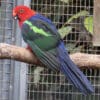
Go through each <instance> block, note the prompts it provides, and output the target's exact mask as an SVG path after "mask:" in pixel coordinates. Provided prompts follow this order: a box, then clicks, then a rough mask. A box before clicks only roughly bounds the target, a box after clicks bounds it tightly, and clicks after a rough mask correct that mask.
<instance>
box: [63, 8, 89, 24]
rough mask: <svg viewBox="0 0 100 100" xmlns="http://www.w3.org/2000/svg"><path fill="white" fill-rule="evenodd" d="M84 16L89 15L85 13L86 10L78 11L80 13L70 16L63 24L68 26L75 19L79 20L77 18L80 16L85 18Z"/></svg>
mask: <svg viewBox="0 0 100 100" xmlns="http://www.w3.org/2000/svg"><path fill="white" fill-rule="evenodd" d="M86 15H89V12H88V11H86V10H83V11H80V12H78V13H77V14H74V15H73V16H71V17H70V18H69V19H68V21H67V22H66V23H65V24H69V23H71V22H72V21H73V20H74V19H77V18H79V17H81V16H86Z"/></svg>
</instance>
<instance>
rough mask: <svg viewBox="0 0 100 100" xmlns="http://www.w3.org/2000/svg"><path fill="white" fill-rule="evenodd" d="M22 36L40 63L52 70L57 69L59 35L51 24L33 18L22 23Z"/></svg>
mask: <svg viewBox="0 0 100 100" xmlns="http://www.w3.org/2000/svg"><path fill="white" fill-rule="evenodd" d="M54 27H55V26H54ZM22 36H23V39H24V40H25V41H26V43H28V45H29V46H30V47H31V49H32V50H33V52H34V53H35V54H36V55H37V57H38V58H39V59H40V61H41V62H42V63H44V64H45V65H46V66H48V67H50V68H51V69H53V70H58V69H59V68H58V67H59V61H58V59H57V52H56V47H57V45H58V44H59V41H60V35H59V34H58V32H57V30H56V28H55V30H54V28H53V26H51V24H49V23H48V22H46V21H44V20H42V19H40V18H35V19H34V18H33V19H30V20H27V21H25V22H24V24H23V26H22Z"/></svg>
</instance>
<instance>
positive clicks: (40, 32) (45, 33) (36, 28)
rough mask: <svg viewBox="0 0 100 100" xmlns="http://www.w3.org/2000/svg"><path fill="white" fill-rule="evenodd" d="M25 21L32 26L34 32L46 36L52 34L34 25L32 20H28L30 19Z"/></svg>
mask: <svg viewBox="0 0 100 100" xmlns="http://www.w3.org/2000/svg"><path fill="white" fill-rule="evenodd" d="M24 23H26V24H28V25H29V26H30V28H31V29H32V30H33V31H34V32H36V33H39V34H41V35H44V36H51V34H49V33H47V32H45V31H44V30H43V29H40V28H38V27H36V26H34V25H33V24H32V23H31V22H30V21H28V20H27V21H25V22H24Z"/></svg>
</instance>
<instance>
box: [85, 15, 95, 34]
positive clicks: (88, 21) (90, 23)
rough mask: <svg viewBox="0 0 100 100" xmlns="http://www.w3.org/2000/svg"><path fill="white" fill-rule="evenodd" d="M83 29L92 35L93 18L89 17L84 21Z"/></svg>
mask: <svg viewBox="0 0 100 100" xmlns="http://www.w3.org/2000/svg"><path fill="white" fill-rule="evenodd" d="M84 27H85V28H86V30H87V31H89V32H90V33H91V35H93V17H92V16H89V17H86V18H85V19H84Z"/></svg>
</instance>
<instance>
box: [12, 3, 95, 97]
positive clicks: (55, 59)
mask: <svg viewBox="0 0 100 100" xmlns="http://www.w3.org/2000/svg"><path fill="white" fill-rule="evenodd" d="M12 16H13V18H14V19H16V20H18V23H19V27H20V29H21V34H22V37H23V40H24V41H25V42H26V43H27V44H28V48H29V49H30V50H31V51H32V52H34V53H35V55H36V56H37V58H38V59H39V60H40V62H42V63H43V64H44V65H45V66H47V67H48V68H50V69H52V70H53V71H60V72H61V73H63V74H64V75H65V77H66V78H67V79H68V81H69V82H70V83H71V84H73V86H74V87H75V88H76V89H77V90H79V91H80V92H82V94H86V95H87V94H91V93H93V92H94V88H93V86H92V85H91V82H90V81H89V80H88V79H87V77H86V76H85V75H84V74H83V72H82V71H81V70H80V69H79V68H78V67H77V65H76V64H74V62H73V61H72V60H71V58H70V56H69V54H68V51H67V50H66V48H65V46H64V42H63V39H61V36H60V34H59V32H58V30H57V28H56V26H55V25H54V23H53V22H52V21H51V20H50V19H49V18H47V17H45V16H43V15H42V14H40V13H38V12H36V11H35V10H33V9H31V8H29V7H27V6H24V5H17V6H15V7H14V8H13V10H12Z"/></svg>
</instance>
